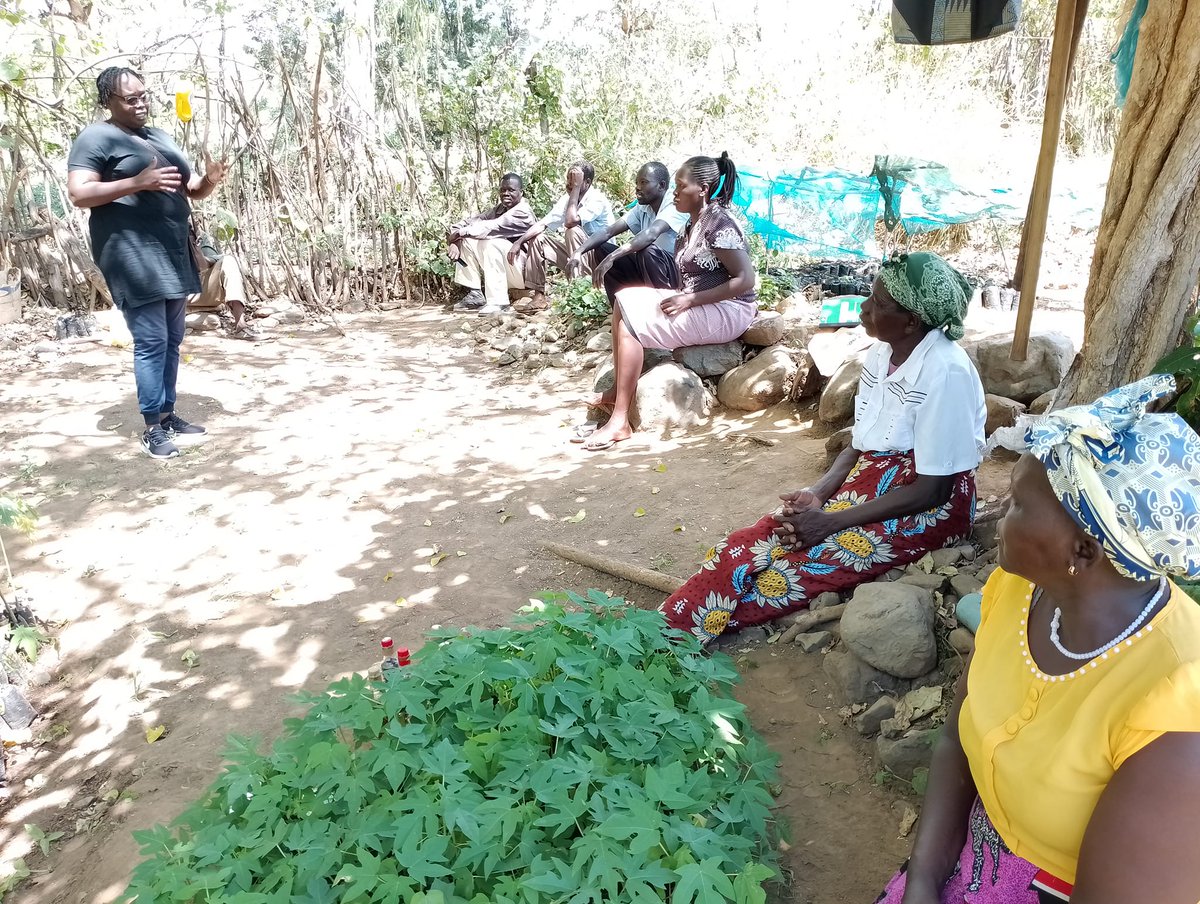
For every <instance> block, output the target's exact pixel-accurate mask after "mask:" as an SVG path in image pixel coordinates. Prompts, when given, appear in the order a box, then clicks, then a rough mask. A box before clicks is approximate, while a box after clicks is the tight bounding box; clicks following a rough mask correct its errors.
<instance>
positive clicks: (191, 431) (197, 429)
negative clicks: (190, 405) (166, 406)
mask: <svg viewBox="0 0 1200 904" xmlns="http://www.w3.org/2000/svg"><path fill="white" fill-rule="evenodd" d="M159 426H160V427H162V428H163V430H165V431H166V434H167V436H169V437H170V438H171V439H182V440H184V441H187V440H190V439H199V438H200V437H201V436H206V435H207V434H208V431H207V430H205V429H204V428H203V427H201V426H200V425H198V424H189V423H188V422H187V421H185V420H184V419H183V418H181V417H180V416H179V415H177V414H176V413H175V412H173V411H172V412H171V413H170V414H168V415H167V416H166V417H165V418H163V420H162V423H161V424H160V425H159Z"/></svg>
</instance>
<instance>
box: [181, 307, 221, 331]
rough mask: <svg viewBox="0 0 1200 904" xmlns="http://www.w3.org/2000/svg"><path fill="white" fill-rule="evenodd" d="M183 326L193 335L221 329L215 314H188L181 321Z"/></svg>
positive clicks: (219, 321)
mask: <svg viewBox="0 0 1200 904" xmlns="http://www.w3.org/2000/svg"><path fill="white" fill-rule="evenodd" d="M183 322H184V326H185V327H186V328H187V329H189V330H191V331H192V332H193V333H208V332H211V331H213V330H219V329H220V328H221V318H220V317H218V316H217V315H216V314H208V313H204V312H200V313H196V314H188V315H187V316H186V317H184V319H183Z"/></svg>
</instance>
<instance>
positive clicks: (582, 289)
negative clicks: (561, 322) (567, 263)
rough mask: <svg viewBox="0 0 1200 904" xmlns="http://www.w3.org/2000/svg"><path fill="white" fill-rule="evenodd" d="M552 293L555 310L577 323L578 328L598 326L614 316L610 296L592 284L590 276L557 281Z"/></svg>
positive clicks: (552, 304) (552, 303)
mask: <svg viewBox="0 0 1200 904" xmlns="http://www.w3.org/2000/svg"><path fill="white" fill-rule="evenodd" d="M551 295H552V298H553V300H552V302H551V307H552V308H553V309H554V312H555V313H556V314H558V315H560V316H562V317H565V318H566V319H567V320H569V321H570V322H571V323H573V324H575V328H576V329H578V330H587V329H592V328H594V327H598V326H600V325H602V324H604V323H607V322H608V320H609V318H610V317H611V316H612V306H611V305H610V304H609V303H608V296H607V295H606V294H604V292H603V291H602V290H600V289H597V288H596V287H595V286H594V285H592V278H591V277H590V276H581V277H579V278H577V279H573V280H571V281H570V282H560V283H555V285H554V286H553V287H552V289H551Z"/></svg>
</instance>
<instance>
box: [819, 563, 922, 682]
mask: <svg viewBox="0 0 1200 904" xmlns="http://www.w3.org/2000/svg"><path fill="white" fill-rule="evenodd" d="M933 609H934V607H933V597H932V594H931V593H930V592H929V591H928V590H925V589H923V588H921V587H916V586H914V585H912V584H905V583H902V582H896V583H890V584H862V585H860V586H859V587H858V589H857V590H855V591H854V596H853V597H851V599H850V602H849V603H848V604H847V605H846V612H845V614H844V615H843V616H842V642H843V643H844V644H845V645H846V646H847V647H848V648H849V649H850V650H851V651H852V652H853V653H855V654H856V655H857V656H859V657H860V658H861V659H862V660H863V661H864V662H866V663H867V664H868V665H870V666H872V667H873V668H876V669H879V670H880V671H883V672H887V673H888V674H889V675H896V676H897V677H899V678H916V677H918V676H920V675H924V674H925V673H926V672H928V671H929V670H930V669H932V668H933V667H934V666H936V665H937V638H936V637H935V636H934V633H933V615H934V613H933Z"/></svg>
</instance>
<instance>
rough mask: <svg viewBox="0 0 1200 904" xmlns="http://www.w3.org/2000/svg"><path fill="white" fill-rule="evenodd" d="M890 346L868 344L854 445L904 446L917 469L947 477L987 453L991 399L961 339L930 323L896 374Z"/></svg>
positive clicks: (897, 448) (885, 449) (863, 447)
mask: <svg viewBox="0 0 1200 904" xmlns="http://www.w3.org/2000/svg"><path fill="white" fill-rule="evenodd" d="M891 357H892V347H891V346H890V345H888V344H887V343H886V342H876V343H875V345H873V346H872V347H871V349H870V350H869V351H868V352H867V358H866V361H865V362H864V363H863V370H862V376H861V377H860V378H859V382H858V396H857V397H856V398H855V402H854V431H853V443H854V448H856V449H858V450H859V451H860V452H907V451H909V450H910V449H911V450H912V452H913V456H914V458H915V459H916V466H917V473H918V474H926V475H929V476H931V477H943V476H947V475H950V474H957V473H959V472H961V471H971V470H974V469H975V468H977V467H979V463H980V462H981V461H983V448H984V436H983V428H984V424H985V423H986V422H987V405H986V404H985V402H984V398H983V384H982V383H981V382H980V381H979V372H978V371H976V370H975V365H974V364H973V363H972V362H971V359H970V358H968V357H967V353H966V352H965V351H963V350H962V348H961V347H960V346H959V345H958V343H957V342H954V341H952V340H951V339H948V338H947V337H946V334H945V333H943V332H942V331H941V330H930V332H929V333H928V334H927V335H926V336H925V338H924V339H922V340H921V343H920V344H919V345H918V346H917V347H916V348H915V349H914V350H913V353H912V354H911V355H909V356H908V360H907V361H905V362H904V363H903V364H901V365H900V366H899V367H898V368H896V371H895V372H894V373H892V374H891V375H889V374H888V366H889V364H890V361H891Z"/></svg>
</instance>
